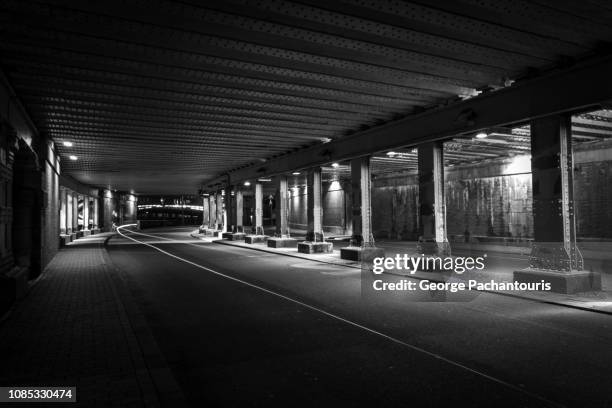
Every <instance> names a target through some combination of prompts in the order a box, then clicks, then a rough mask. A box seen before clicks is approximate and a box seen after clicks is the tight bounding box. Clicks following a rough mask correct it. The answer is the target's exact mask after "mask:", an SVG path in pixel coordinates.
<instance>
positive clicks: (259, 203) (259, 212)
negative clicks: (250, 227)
mask: <svg viewBox="0 0 612 408" xmlns="http://www.w3.org/2000/svg"><path fill="white" fill-rule="evenodd" d="M254 232H255V234H256V235H264V231H263V187H262V185H261V183H259V182H258V183H255V231H254Z"/></svg>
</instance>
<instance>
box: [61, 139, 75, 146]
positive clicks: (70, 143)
mask: <svg viewBox="0 0 612 408" xmlns="http://www.w3.org/2000/svg"><path fill="white" fill-rule="evenodd" d="M62 144H63V145H64V146H66V147H72V146H74V143H72V142H69V141H68V140H64V141H63V142H62Z"/></svg>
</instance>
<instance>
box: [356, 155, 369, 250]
mask: <svg viewBox="0 0 612 408" xmlns="http://www.w3.org/2000/svg"><path fill="white" fill-rule="evenodd" d="M370 188H371V174H370V157H369V156H368V157H360V158H357V159H353V160H351V193H352V200H351V202H352V204H353V213H352V224H353V244H355V245H357V246H373V245H374V237H373V235H372V205H371V190H370Z"/></svg>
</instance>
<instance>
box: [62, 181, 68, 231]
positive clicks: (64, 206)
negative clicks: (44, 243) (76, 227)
mask: <svg viewBox="0 0 612 408" xmlns="http://www.w3.org/2000/svg"><path fill="white" fill-rule="evenodd" d="M67 204H68V203H67V202H66V189H64V188H60V235H65V234H66V232H67V231H66V216H67V208H66V206H67Z"/></svg>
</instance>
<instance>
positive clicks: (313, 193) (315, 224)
mask: <svg viewBox="0 0 612 408" xmlns="http://www.w3.org/2000/svg"><path fill="white" fill-rule="evenodd" d="M306 189H307V193H306V194H307V195H306V205H307V208H306V218H307V221H308V231H307V232H306V241H311V242H322V241H323V206H322V205H321V194H322V193H321V190H322V188H321V168H320V167H317V168H316V169H312V170H310V171H309V172H308V176H307V180H306Z"/></svg>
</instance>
